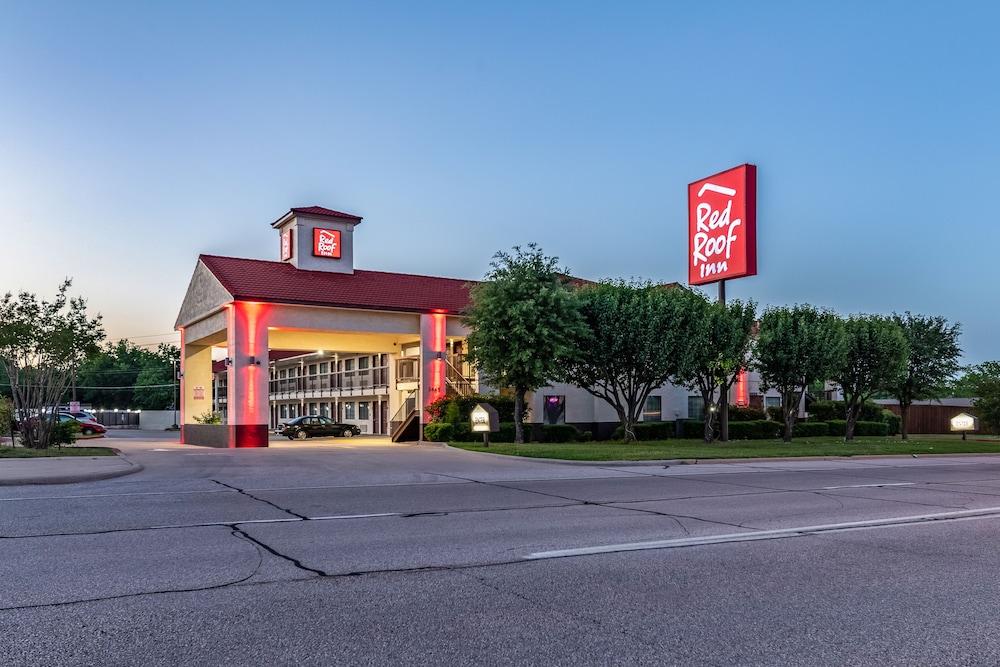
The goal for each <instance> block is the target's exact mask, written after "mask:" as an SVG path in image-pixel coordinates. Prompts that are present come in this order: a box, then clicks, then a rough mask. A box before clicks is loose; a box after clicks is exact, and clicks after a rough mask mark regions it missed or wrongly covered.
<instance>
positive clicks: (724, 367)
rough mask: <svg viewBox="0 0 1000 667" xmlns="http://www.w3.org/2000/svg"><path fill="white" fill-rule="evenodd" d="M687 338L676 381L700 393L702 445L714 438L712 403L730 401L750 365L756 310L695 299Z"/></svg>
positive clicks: (748, 305) (734, 303) (740, 304)
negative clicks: (703, 432)
mask: <svg viewBox="0 0 1000 667" xmlns="http://www.w3.org/2000/svg"><path fill="white" fill-rule="evenodd" d="M698 297H699V298H697V299H696V300H695V301H694V307H695V312H694V313H693V316H692V318H691V327H690V328H689V331H688V332H687V335H686V340H685V346H686V347H687V350H686V354H685V355H682V356H683V357H684V359H685V360H686V363H684V364H683V367H682V368H680V369H679V370H678V372H677V373H676V374H675V376H674V377H675V379H676V380H677V382H678V383H679V384H682V385H684V386H686V387H688V388H690V389H693V390H697V391H698V392H700V393H701V399H702V404H703V406H704V415H705V442H712V440H713V439H714V437H715V431H714V417H715V414H716V411H715V409H714V407H715V401H718V402H719V405H720V406H721V404H722V401H728V400H729V389H730V387H732V386H733V384H734V383H735V382H736V379H737V377H739V374H740V371H741V370H743V369H745V368H747V367H748V366H749V365H750V352H751V344H752V341H753V329H754V323H755V321H756V318H757V307H756V305H755V304H754V303H753V302H752V301H749V302H747V303H743V302H741V301H731V302H729V303H727V304H725V305H723V304H720V303H717V302H713V301H708V300H707V299H705V298H704V297H701V295H698Z"/></svg>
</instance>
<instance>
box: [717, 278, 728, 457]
mask: <svg viewBox="0 0 1000 667" xmlns="http://www.w3.org/2000/svg"><path fill="white" fill-rule="evenodd" d="M719 303H720V304H721V305H723V306H725V305H726V281H725V280H720V281H719ZM719 440H721V441H722V442H729V391H728V389H722V390H720V391H719Z"/></svg>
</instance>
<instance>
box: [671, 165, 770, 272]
mask: <svg viewBox="0 0 1000 667" xmlns="http://www.w3.org/2000/svg"><path fill="white" fill-rule="evenodd" d="M755 275H757V167H755V166H754V165H752V164H743V165H740V166H739V167H733V168H732V169H728V170H726V171H723V172H720V173H718V174H715V175H714V176H709V177H708V178H703V179H701V180H700V181H695V182H694V183H692V184H691V185H689V186H688V282H689V283H691V284H692V285H704V284H706V283H714V282H718V281H719V280H728V279H730V278H743V277H744V276H755Z"/></svg>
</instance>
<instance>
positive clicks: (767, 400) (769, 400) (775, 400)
mask: <svg viewBox="0 0 1000 667" xmlns="http://www.w3.org/2000/svg"><path fill="white" fill-rule="evenodd" d="M764 407H765V408H780V407H781V396H765V397H764Z"/></svg>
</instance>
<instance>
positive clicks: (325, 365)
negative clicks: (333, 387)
mask: <svg viewBox="0 0 1000 667" xmlns="http://www.w3.org/2000/svg"><path fill="white" fill-rule="evenodd" d="M319 372H320V373H323V374H324V375H325V374H326V373H329V372H330V364H329V363H328V362H326V361H324V362H323V363H321V364H320V365H319Z"/></svg>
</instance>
